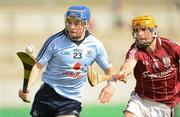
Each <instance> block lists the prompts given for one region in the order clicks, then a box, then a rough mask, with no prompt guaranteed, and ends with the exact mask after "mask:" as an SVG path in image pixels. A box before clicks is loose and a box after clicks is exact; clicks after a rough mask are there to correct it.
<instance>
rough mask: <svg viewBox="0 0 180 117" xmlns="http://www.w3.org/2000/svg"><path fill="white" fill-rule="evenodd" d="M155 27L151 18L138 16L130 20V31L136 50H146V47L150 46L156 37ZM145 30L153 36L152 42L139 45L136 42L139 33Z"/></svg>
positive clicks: (154, 22)
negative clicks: (134, 40)
mask: <svg viewBox="0 0 180 117" xmlns="http://www.w3.org/2000/svg"><path fill="white" fill-rule="evenodd" d="M156 27H157V25H156V21H155V19H154V18H153V17H152V16H138V17H135V18H134V19H133V20H132V23H131V31H132V35H133V37H134V38H135V39H136V45H137V47H138V48H141V49H146V48H147V47H148V46H150V45H151V43H152V42H153V40H154V39H155V38H156V37H157V30H156ZM147 29H149V31H150V32H151V33H152V34H153V37H152V40H151V41H150V42H144V43H139V42H138V33H139V31H140V30H147Z"/></svg>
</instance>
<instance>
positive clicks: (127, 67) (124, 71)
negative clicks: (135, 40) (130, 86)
mask: <svg viewBox="0 0 180 117" xmlns="http://www.w3.org/2000/svg"><path fill="white" fill-rule="evenodd" d="M136 63H137V62H136V60H134V59H131V60H130V59H127V60H126V61H125V62H124V63H123V65H122V66H121V68H120V72H119V73H118V74H115V75H113V79H115V80H120V81H123V82H125V83H126V77H127V76H128V75H129V74H131V72H132V71H133V69H134V67H135V65H136Z"/></svg>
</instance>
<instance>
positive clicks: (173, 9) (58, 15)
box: [0, 0, 180, 117]
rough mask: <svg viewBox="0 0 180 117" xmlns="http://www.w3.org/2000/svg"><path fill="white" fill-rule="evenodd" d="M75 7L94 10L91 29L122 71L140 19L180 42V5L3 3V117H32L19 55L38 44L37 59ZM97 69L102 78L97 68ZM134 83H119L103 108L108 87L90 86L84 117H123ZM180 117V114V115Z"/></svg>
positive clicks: (95, 0) (72, 0) (93, 0)
mask: <svg viewBox="0 0 180 117" xmlns="http://www.w3.org/2000/svg"><path fill="white" fill-rule="evenodd" d="M71 5H86V6H88V7H89V8H90V9H91V13H92V18H91V21H92V24H91V28H90V30H91V32H92V33H93V34H94V35H95V36H96V37H97V38H98V39H99V40H101V41H102V43H103V44H104V46H105V48H106V49H107V51H108V54H109V57H110V59H111V61H112V63H113V64H114V66H115V69H116V70H117V71H118V70H119V67H120V65H121V64H122V63H123V60H124V57H125V53H126V51H127V50H128V48H129V46H130V45H131V43H132V42H133V41H134V40H133V38H132V36H131V32H130V30H129V25H130V22H131V19H132V18H134V17H136V16H138V15H152V16H154V17H155V18H156V20H157V25H158V28H159V34H160V35H161V36H164V37H167V38H170V39H172V40H174V41H176V42H180V26H179V21H180V0H0V65H1V67H0V117H15V115H14V114H16V117H25V116H26V117H29V115H28V113H29V110H30V108H31V104H26V103H23V102H22V101H21V100H20V99H19V98H18V90H19V89H20V88H21V87H22V83H23V66H22V63H21V61H20V60H19V58H18V57H17V56H16V52H18V51H24V50H25V49H24V48H25V46H26V45H28V44H33V45H34V48H35V52H34V53H33V55H34V56H36V55H37V53H38V51H39V49H40V48H41V46H42V44H43V43H44V41H45V40H46V39H47V38H48V37H49V36H50V35H51V34H55V33H57V32H59V31H61V30H63V29H64V13H65V12H66V10H67V9H68V7H69V6H71ZM94 68H95V69H96V70H97V71H98V72H100V73H102V71H101V70H100V68H99V67H98V66H97V65H96V64H94ZM102 74H103V73H102ZM40 77H41V76H39V80H38V82H37V83H36V84H35V86H34V88H33V91H32V92H31V93H30V94H31V96H30V99H31V100H33V97H34V94H35V93H36V91H37V90H38V88H39V86H40V84H41V80H40ZM134 84H135V80H134V79H133V76H129V77H128V83H127V84H123V83H121V82H118V84H117V88H116V92H115V94H114V96H113V98H112V100H111V101H110V102H109V103H108V104H100V103H99V101H98V95H99V93H100V92H101V89H102V88H103V87H104V86H105V85H106V82H103V83H101V84H98V85H96V86H95V87H90V85H89V84H88V82H87V86H86V88H85V90H84V100H83V107H84V110H83V112H82V114H81V116H82V117H99V116H101V117H110V116H111V117H114V116H119V117H121V116H123V114H122V111H123V109H124V108H125V106H126V104H127V101H128V99H129V97H130V96H129V95H130V93H131V91H132V90H133V88H134ZM105 110H107V111H105ZM94 111H96V113H94ZM17 113H19V115H18V114H17ZM176 116H177V117H180V113H177V112H176Z"/></svg>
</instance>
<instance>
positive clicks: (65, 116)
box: [56, 115, 77, 117]
mask: <svg viewBox="0 0 180 117" xmlns="http://www.w3.org/2000/svg"><path fill="white" fill-rule="evenodd" d="M56 117H77V116H76V115H59V116H56Z"/></svg>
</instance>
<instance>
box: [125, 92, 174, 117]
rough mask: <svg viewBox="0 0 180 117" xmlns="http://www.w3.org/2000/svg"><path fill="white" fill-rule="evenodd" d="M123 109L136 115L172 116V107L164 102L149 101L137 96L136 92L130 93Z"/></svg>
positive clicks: (146, 116)
mask: <svg viewBox="0 0 180 117" xmlns="http://www.w3.org/2000/svg"><path fill="white" fill-rule="evenodd" d="M125 111H129V112H132V113H134V114H135V115H136V116H137V117H173V116H174V108H172V107H169V106H167V105H165V104H162V103H158V102H155V101H150V100H146V99H143V98H141V97H139V96H138V95H137V94H133V95H131V98H130V100H129V102H128V105H127V107H126V109H125Z"/></svg>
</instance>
